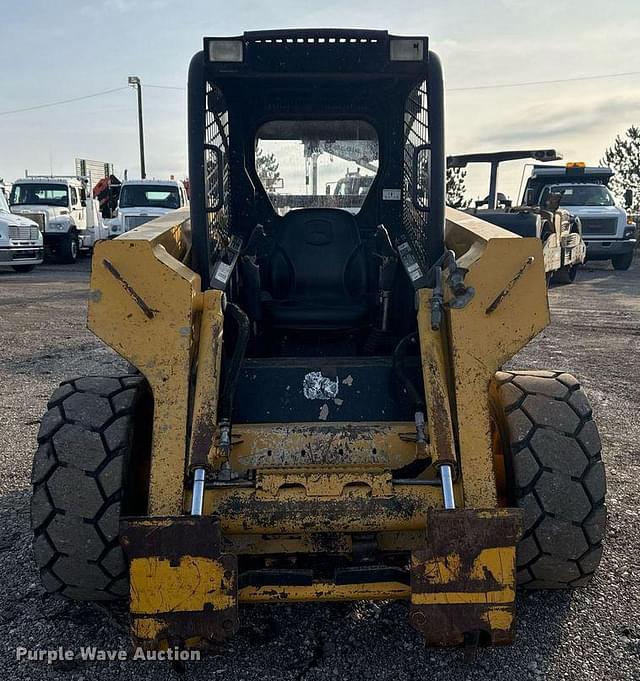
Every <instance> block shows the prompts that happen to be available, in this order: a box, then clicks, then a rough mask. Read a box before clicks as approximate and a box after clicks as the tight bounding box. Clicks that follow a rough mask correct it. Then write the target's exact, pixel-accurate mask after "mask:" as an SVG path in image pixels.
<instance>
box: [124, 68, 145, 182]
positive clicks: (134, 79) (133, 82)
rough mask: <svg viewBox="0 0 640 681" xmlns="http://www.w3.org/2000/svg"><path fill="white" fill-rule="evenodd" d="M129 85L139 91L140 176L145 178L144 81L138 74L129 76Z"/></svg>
mask: <svg viewBox="0 0 640 681" xmlns="http://www.w3.org/2000/svg"><path fill="white" fill-rule="evenodd" d="M128 83H129V85H130V86H131V87H132V88H133V89H134V90H137V92H138V138H139V140H140V176H141V177H142V179H143V180H144V178H145V177H146V176H147V171H146V169H145V166H144V126H143V123H142V83H141V82H140V78H139V77H138V76H129V79H128Z"/></svg>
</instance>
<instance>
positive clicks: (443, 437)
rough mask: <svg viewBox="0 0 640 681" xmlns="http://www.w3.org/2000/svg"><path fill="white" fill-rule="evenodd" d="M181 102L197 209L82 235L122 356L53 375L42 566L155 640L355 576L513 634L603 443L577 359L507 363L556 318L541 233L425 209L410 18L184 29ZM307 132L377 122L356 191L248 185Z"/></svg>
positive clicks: (588, 565) (589, 530) (49, 579)
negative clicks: (117, 364)
mask: <svg viewBox="0 0 640 681" xmlns="http://www.w3.org/2000/svg"><path fill="white" fill-rule="evenodd" d="M187 96H188V106H189V116H188V120H189V179H190V194H191V203H190V210H189V211H188V212H187V211H185V210H183V211H174V212H172V213H167V214H166V215H164V216H161V217H158V218H156V219H154V220H151V221H150V222H147V223H145V224H144V225H141V226H140V227H137V228H136V229H133V230H131V231H129V232H125V233H124V234H121V235H120V236H119V237H118V238H116V239H112V240H106V241H102V242H101V243H99V244H97V246H96V248H95V250H94V253H93V263H92V273H91V294H90V296H89V312H88V324H89V328H90V329H91V330H92V331H93V333H95V334H96V335H97V336H98V337H99V338H101V339H102V340H103V341H105V342H106V343H107V344H108V345H110V346H111V347H112V348H114V349H115V350H116V351H117V352H118V353H119V354H120V355H121V356H122V357H123V358H125V359H126V360H127V361H128V362H130V363H131V364H133V365H134V366H135V367H137V370H138V372H137V373H135V374H130V373H129V374H118V375H114V376H111V377H104V376H101V377H83V378H77V379H74V380H71V381H66V382H64V383H63V384H62V385H61V386H60V387H59V388H58V389H57V390H56V391H55V393H54V394H53V395H52V397H51V400H50V402H49V408H48V411H47V413H46V414H45V415H44V416H43V418H42V421H41V426H40V431H39V435H38V451H37V453H36V455H35V458H34V466H33V475H32V480H33V486H34V487H33V495H32V500H31V522H32V528H33V542H34V555H35V559H36V563H37V565H38V568H39V570H40V576H41V578H42V583H43V585H44V587H45V588H46V589H47V590H48V591H50V592H53V593H55V594H57V595H59V596H62V597H67V598H75V599H80V600H109V599H116V598H123V597H124V598H127V597H128V598H129V604H130V613H131V627H132V634H133V637H134V639H135V640H136V641H138V642H140V644H142V645H145V646H149V647H153V646H162V645H167V644H169V645H174V644H176V643H182V644H184V643H185V642H189V643H190V644H192V645H201V646H204V645H206V643H207V642H208V641H211V640H213V641H223V640H225V639H228V638H229V637H231V636H233V634H234V633H235V632H236V631H237V630H238V628H239V626H240V616H241V614H243V613H242V612H241V611H240V609H239V607H238V604H239V603H264V602H274V603H290V602H292V601H316V602H320V601H331V600H340V601H345V600H358V599H367V600H371V599H374V600H375V599H405V600H407V601H408V602H409V604H410V605H409V608H408V619H409V623H410V625H411V626H412V627H414V628H415V629H416V630H417V631H418V632H419V633H420V635H421V636H423V637H424V639H425V641H426V642H427V643H429V644H432V645H467V646H476V645H478V644H479V643H480V644H490V643H495V644H500V643H508V642H510V641H511V640H512V637H513V633H514V631H513V624H514V617H515V596H516V585H517V584H520V585H521V586H522V587H523V588H528V589H544V588H561V589H572V588H574V587H579V586H585V585H587V584H588V583H589V581H590V579H591V577H592V575H593V573H594V571H595V570H596V568H597V565H598V563H599V560H600V555H601V553H602V540H603V537H604V532H605V520H606V511H605V506H604V502H605V477H604V467H603V464H602V460H601V455H600V441H599V438H598V431H597V428H596V425H595V423H594V420H593V416H592V412H591V408H590V407H589V403H588V400H587V397H586V396H585V394H584V392H583V391H582V389H581V387H580V385H579V383H578V381H577V379H575V378H574V377H573V376H571V375H570V374H568V373H566V372H563V371H517V370H511V369H509V370H505V369H503V364H504V363H506V362H509V361H510V360H511V358H512V357H513V355H514V354H515V353H517V352H518V351H519V350H520V349H521V348H522V347H524V346H525V345H526V344H527V343H528V342H529V340H531V339H532V338H533V337H534V336H535V335H536V334H538V333H539V332H540V331H541V330H542V329H544V328H545V326H547V324H548V323H549V309H548V302H547V296H546V288H545V271H544V259H543V251H542V243H541V241H540V239H539V238H537V236H533V237H520V236H518V235H516V234H514V233H513V232H510V231H507V230H504V229H502V228H500V227H498V226H496V225H493V224H491V223H489V222H486V221H484V220H482V219H480V216H475V215H471V214H468V213H464V212H461V211H457V210H454V209H446V208H445V153H444V87H443V73H442V66H441V62H440V59H439V58H438V56H437V55H436V54H435V53H434V52H433V51H431V50H430V49H429V41H428V38H426V37H425V36H406V37H405V36H396V35H389V34H388V33H387V32H386V31H379V30H377V31H367V30H354V29H344V30H339V29H305V30H270V31H257V32H248V33H244V35H240V36H234V37H207V38H205V39H204V44H203V47H202V49H201V50H199V51H198V52H197V53H196V54H195V56H194V57H193V59H192V61H191V65H190V68H189V83H188V95H187ZM310 137H312V138H314V139H319V140H324V141H334V140H341V141H343V142H345V143H351V142H354V141H356V142H357V141H359V140H363V139H365V140H368V141H369V142H371V144H372V145H375V147H376V150H377V154H376V155H377V158H378V163H377V167H376V178H375V180H374V182H373V183H372V184H371V185H370V186H369V188H368V191H367V192H366V193H365V192H362V193H360V194H359V195H358V196H357V197H354V196H352V197H351V203H350V206H349V208H350V209H351V210H345V209H344V208H343V207H340V205H328V199H331V198H332V197H327V196H326V194H325V191H324V188H319V189H318V188H317V187H316V193H309V192H308V190H307V191H305V188H304V185H303V184H302V183H301V193H300V194H299V195H296V194H294V193H292V192H291V191H290V193H289V194H288V195H287V196H286V197H285V200H284V201H281V200H280V199H281V198H282V197H281V196H278V192H279V191H280V189H279V188H278V187H276V186H270V187H268V186H267V185H266V184H265V183H263V182H262V181H261V179H260V176H259V173H258V170H257V168H256V157H257V155H258V153H260V152H259V150H260V149H262V148H264V147H265V145H266V146H268V147H269V149H268V153H270V154H271V153H273V154H274V155H275V160H276V161H277V162H278V163H280V168H281V170H282V172H283V173H285V166H286V174H288V176H289V177H293V176H294V171H295V170H296V168H297V169H298V171H299V169H300V168H302V167H304V154H303V140H305V139H309V138H310ZM299 202H300V203H302V202H304V207H293V208H292V207H291V206H296V205H297V204H298V203H299ZM287 206H290V207H289V208H288V209H287ZM382 340H384V342H382ZM243 612H244V613H247V612H248V611H247V610H244V611H243Z"/></svg>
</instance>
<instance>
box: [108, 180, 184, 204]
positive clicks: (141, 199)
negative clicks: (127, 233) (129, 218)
mask: <svg viewBox="0 0 640 681" xmlns="http://www.w3.org/2000/svg"><path fill="white" fill-rule="evenodd" d="M120 208H168V209H170V210H171V209H175V208H180V192H179V191H178V187H174V186H173V185H153V186H147V185H142V184H127V185H125V186H124V187H123V188H122V191H121V192H120Z"/></svg>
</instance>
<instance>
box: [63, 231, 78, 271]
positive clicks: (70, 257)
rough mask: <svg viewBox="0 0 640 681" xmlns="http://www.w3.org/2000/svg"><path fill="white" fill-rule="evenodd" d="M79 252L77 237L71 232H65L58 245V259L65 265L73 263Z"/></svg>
mask: <svg viewBox="0 0 640 681" xmlns="http://www.w3.org/2000/svg"><path fill="white" fill-rule="evenodd" d="M79 253H80V244H79V243H78V237H77V236H76V235H75V234H73V233H71V234H65V236H64V237H62V240H61V241H60V246H59V247H58V257H59V258H60V260H61V261H62V262H63V263H66V264H67V265H73V263H74V262H75V261H76V260H77V259H78V254H79Z"/></svg>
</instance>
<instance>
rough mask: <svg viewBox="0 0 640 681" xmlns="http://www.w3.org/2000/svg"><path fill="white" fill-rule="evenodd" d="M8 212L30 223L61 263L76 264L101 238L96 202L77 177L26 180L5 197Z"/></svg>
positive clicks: (42, 177) (83, 181) (47, 248)
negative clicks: (33, 222) (34, 223)
mask: <svg viewBox="0 0 640 681" xmlns="http://www.w3.org/2000/svg"><path fill="white" fill-rule="evenodd" d="M9 206H10V209H11V212H12V213H15V214H16V215H23V216H25V217H28V218H30V219H31V220H34V221H35V222H36V223H37V224H38V225H39V227H40V230H41V231H42V232H43V234H44V246H45V249H46V250H47V251H49V252H51V253H54V254H55V255H57V256H58V257H59V258H60V259H61V260H62V261H63V262H67V263H73V262H75V261H76V259H77V257H78V254H79V252H80V250H81V249H85V250H88V249H91V248H93V245H94V243H95V242H96V241H97V240H98V239H100V237H101V229H102V221H101V217H100V214H99V211H98V206H97V202H96V201H95V199H92V198H91V197H90V196H89V191H88V186H87V182H86V180H84V179H83V178H79V177H71V178H69V177H45V176H41V177H32V176H29V177H26V178H24V179H21V180H17V181H16V182H15V183H14V184H13V187H12V188H11V193H10V194H9Z"/></svg>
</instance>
